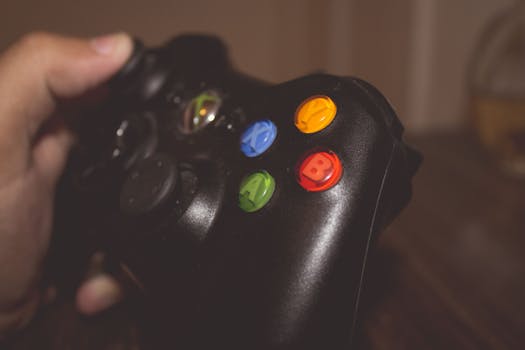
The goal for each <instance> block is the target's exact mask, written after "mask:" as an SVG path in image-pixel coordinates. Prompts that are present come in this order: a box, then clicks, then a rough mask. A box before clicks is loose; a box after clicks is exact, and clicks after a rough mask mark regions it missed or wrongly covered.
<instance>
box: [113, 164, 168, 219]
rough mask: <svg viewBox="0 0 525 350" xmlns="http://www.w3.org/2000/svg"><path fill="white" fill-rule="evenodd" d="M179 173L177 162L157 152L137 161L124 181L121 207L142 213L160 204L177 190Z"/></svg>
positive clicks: (126, 211) (130, 212)
mask: <svg viewBox="0 0 525 350" xmlns="http://www.w3.org/2000/svg"><path fill="white" fill-rule="evenodd" d="M177 174H178V173H177V166H176V164H175V162H174V161H173V160H172V159H171V158H170V157H168V156H166V155H163V154H155V155H153V156H151V157H149V158H146V159H144V160H143V161H141V162H140V163H138V164H136V165H135V166H134V167H133V168H132V169H131V171H130V172H129V174H128V176H127V178H126V179H125V180H124V185H123V186H122V189H121V192H120V210H121V211H122V212H124V213H126V214H132V215H141V214H146V213H149V212H152V211H154V210H155V209H157V208H159V207H161V206H162V204H164V203H165V202H166V200H167V199H168V198H169V197H170V196H171V194H172V193H173V192H174V190H175V187H176V185H177V181H178V177H177Z"/></svg>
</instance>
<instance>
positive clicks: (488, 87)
mask: <svg viewBox="0 0 525 350" xmlns="http://www.w3.org/2000/svg"><path fill="white" fill-rule="evenodd" d="M470 74H471V76H470V90H471V91H470V92H471V103H472V112H473V118H474V120H473V122H474V126H475V128H476V131H477V133H478V136H479V139H480V141H481V143H482V144H483V146H484V147H485V148H486V149H487V150H488V151H489V153H490V154H491V156H492V157H493V158H494V159H495V160H496V162H497V163H498V164H499V165H500V166H501V168H502V169H503V170H504V171H505V172H507V173H510V174H511V175H517V176H519V177H523V178H525V1H523V0H520V1H518V2H517V3H516V4H514V6H512V7H510V8H509V9H508V10H507V11H506V12H504V13H503V14H501V15H499V16H497V17H496V18H494V19H493V21H491V22H490V23H489V25H488V26H487V28H486V31H485V33H484V35H483V36H482V37H481V41H480V43H479V46H478V49H477V51H476V52H475V55H474V59H473V62H472V67H471V71H470Z"/></svg>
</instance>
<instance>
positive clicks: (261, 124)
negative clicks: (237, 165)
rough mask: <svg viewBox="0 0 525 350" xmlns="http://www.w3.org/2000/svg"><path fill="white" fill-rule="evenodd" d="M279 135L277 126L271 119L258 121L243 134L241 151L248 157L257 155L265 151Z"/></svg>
mask: <svg viewBox="0 0 525 350" xmlns="http://www.w3.org/2000/svg"><path fill="white" fill-rule="evenodd" d="M276 136H277V127H276V126H275V124H274V123H272V122H271V121H270V120H267V119H265V120H259V121H256V122H254V123H252V124H250V126H248V128H247V129H246V130H245V131H244V132H243V134H242V136H241V151H242V152H243V153H244V154H245V155H246V156H247V157H257V156H258V155H260V154H262V153H264V152H265V151H266V150H267V149H268V148H270V146H271V145H272V143H273V141H275V137H276Z"/></svg>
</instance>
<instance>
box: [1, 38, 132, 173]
mask: <svg viewBox="0 0 525 350" xmlns="http://www.w3.org/2000/svg"><path fill="white" fill-rule="evenodd" d="M131 51H132V41H131V39H130V38H129V36H128V35H126V34H115V35H110V36H105V37H101V38H97V39H93V40H83V39H73V38H65V37H60V36H55V35H51V34H46V33H36V34H30V35H27V36H26V37H25V38H23V39H22V40H20V41H19V42H18V43H16V44H14V45H13V46H11V47H10V48H9V49H8V50H7V51H6V52H5V53H4V54H3V55H2V56H1V57H0V76H1V77H2V79H1V80H0V96H8V98H7V99H6V100H3V101H2V103H1V104H0V158H2V160H3V165H4V166H5V169H12V170H13V171H17V170H18V171H19V170H20V167H21V166H27V163H28V161H29V160H28V156H27V155H29V154H30V152H29V150H30V147H32V141H33V138H34V137H35V135H36V133H37V131H38V130H39V128H40V127H41V125H42V123H43V122H44V121H45V120H46V119H47V118H49V116H50V115H51V114H52V112H53V110H54V109H55V107H56V104H57V102H58V101H59V100H60V99H62V98H72V97H78V96H81V95H82V94H84V93H85V92H87V91H89V90H90V89H92V88H94V87H96V86H97V85H99V84H100V83H102V82H103V81H105V80H107V79H109V77H110V76H111V75H113V74H114V73H116V71H117V70H118V69H119V68H120V67H121V66H122V65H123V64H124V62H125V61H126V60H127V58H128V57H129V55H130V54H131ZM7 160H9V161H7ZM2 168H3V169H0V170H4V167H2Z"/></svg>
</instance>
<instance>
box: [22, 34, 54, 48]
mask: <svg viewBox="0 0 525 350" xmlns="http://www.w3.org/2000/svg"><path fill="white" fill-rule="evenodd" d="M53 41H54V35H52V34H50V33H48V32H44V31H35V32H30V33H27V34H25V35H24V36H22V38H20V40H19V44H18V46H19V47H20V48H21V49H22V50H24V51H31V52H35V53H42V51H43V50H46V48H48V47H49V46H50V45H51V44H52V43H53Z"/></svg>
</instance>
